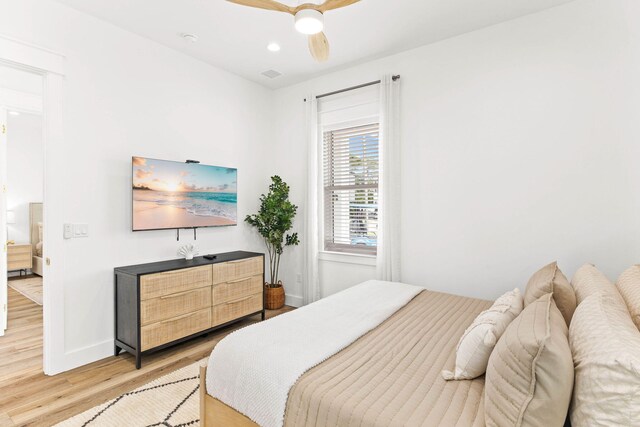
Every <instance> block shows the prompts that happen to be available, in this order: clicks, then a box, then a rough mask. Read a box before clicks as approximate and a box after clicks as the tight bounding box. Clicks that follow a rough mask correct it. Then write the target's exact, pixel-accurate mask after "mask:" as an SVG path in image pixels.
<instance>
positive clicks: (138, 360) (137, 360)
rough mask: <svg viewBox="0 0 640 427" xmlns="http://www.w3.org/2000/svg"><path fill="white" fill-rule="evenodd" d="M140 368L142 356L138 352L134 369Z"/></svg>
mask: <svg viewBox="0 0 640 427" xmlns="http://www.w3.org/2000/svg"><path fill="white" fill-rule="evenodd" d="M141 367H142V355H141V354H140V352H139V351H138V352H136V369H140V368H141Z"/></svg>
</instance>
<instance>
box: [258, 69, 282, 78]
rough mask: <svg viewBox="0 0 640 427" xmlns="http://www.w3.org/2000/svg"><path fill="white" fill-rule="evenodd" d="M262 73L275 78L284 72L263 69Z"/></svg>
mask: <svg viewBox="0 0 640 427" xmlns="http://www.w3.org/2000/svg"><path fill="white" fill-rule="evenodd" d="M261 74H262V75H263V76H265V77H269V78H270V79H275V78H276V77H280V76H281V75H282V73H280V72H278V71H276V70H267V71H263V72H262V73H261Z"/></svg>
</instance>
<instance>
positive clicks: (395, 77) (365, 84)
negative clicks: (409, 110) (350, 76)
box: [304, 74, 400, 102]
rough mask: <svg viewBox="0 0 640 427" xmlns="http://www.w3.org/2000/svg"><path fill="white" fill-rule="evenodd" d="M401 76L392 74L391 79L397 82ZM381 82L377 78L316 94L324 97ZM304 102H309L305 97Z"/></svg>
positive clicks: (318, 97)
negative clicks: (373, 80)
mask: <svg viewBox="0 0 640 427" xmlns="http://www.w3.org/2000/svg"><path fill="white" fill-rule="evenodd" d="M399 78H400V74H398V75H395V76H392V77H391V80H393V81H394V82H395V81H396V80H398V79H399ZM381 82H382V81H381V80H376V81H375V82H369V83H363V84H361V85H357V86H351V87H348V88H346V89H340V90H336V91H333V92H327V93H323V94H321V95H318V96H316V99H320V98H324V97H327V96H331V95H337V94H339V93H343V92H349V91H350V90H356V89H362V88H363V87H367V86H373V85H377V84H380V83H381ZM304 102H307V100H306V99H305V100H304Z"/></svg>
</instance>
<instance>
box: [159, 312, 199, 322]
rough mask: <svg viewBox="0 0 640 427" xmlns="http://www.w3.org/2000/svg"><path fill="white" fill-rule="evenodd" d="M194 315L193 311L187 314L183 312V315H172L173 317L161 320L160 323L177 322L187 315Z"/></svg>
mask: <svg viewBox="0 0 640 427" xmlns="http://www.w3.org/2000/svg"><path fill="white" fill-rule="evenodd" d="M192 315H193V313H187V314H183V315H182V316H178V317H172V318H171V319H167V320H163V321H162V322H160V323H170V322H175V321H176V320H182V319H184V318H185V317H189V316H192Z"/></svg>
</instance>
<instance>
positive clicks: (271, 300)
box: [264, 280, 284, 310]
mask: <svg viewBox="0 0 640 427" xmlns="http://www.w3.org/2000/svg"><path fill="white" fill-rule="evenodd" d="M264 288H265V292H264V306H265V308H266V309H267V310H277V309H279V308H282V307H284V286H282V281H281V280H279V281H278V284H277V285H270V284H268V283H265V284H264Z"/></svg>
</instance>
